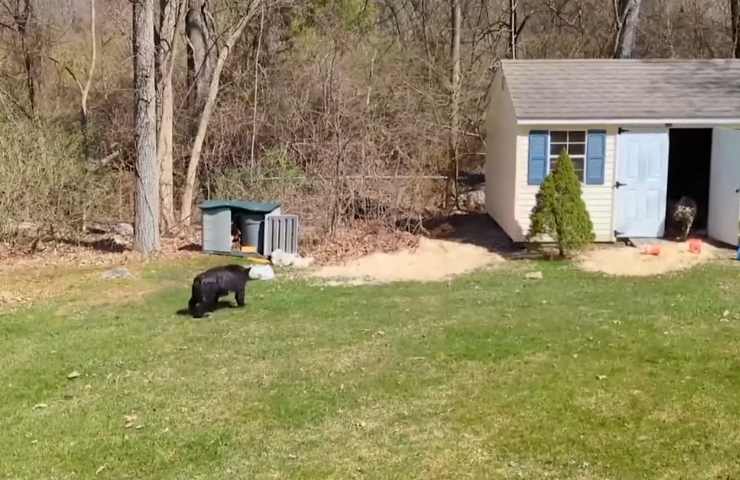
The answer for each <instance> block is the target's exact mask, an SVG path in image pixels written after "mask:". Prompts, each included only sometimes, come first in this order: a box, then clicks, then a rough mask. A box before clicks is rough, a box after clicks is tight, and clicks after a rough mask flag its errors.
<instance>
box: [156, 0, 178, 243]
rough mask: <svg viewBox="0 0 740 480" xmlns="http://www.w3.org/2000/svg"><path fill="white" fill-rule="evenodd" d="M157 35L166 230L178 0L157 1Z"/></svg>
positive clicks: (171, 213)
mask: <svg viewBox="0 0 740 480" xmlns="http://www.w3.org/2000/svg"><path fill="white" fill-rule="evenodd" d="M159 4H160V18H159V36H158V37H157V99H158V102H157V103H158V105H159V110H158V120H159V122H158V125H157V126H158V132H157V135H158V137H157V157H158V159H159V165H160V175H161V177H160V183H159V194H160V199H161V207H162V222H163V226H164V229H165V231H169V230H171V229H172V228H173V227H174V226H175V223H176V220H175V200H174V195H175V194H174V178H173V169H174V167H173V163H174V161H173V156H172V146H173V125H172V122H173V118H174V113H173V109H174V96H173V91H172V73H173V70H174V64H175V62H174V60H175V56H176V55H177V26H178V24H179V23H180V16H181V12H182V11H184V8H183V3H182V1H181V0H160V2H159Z"/></svg>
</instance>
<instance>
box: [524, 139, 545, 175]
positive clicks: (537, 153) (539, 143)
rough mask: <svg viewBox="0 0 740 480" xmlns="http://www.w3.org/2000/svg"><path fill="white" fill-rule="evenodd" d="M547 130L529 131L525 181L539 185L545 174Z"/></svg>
mask: <svg viewBox="0 0 740 480" xmlns="http://www.w3.org/2000/svg"><path fill="white" fill-rule="evenodd" d="M547 136H548V135H547V132H545V131H540V130H533V131H531V132H529V162H528V165H527V183H528V184H529V185H539V184H541V183H542V182H543V181H544V180H545V176H546V175H547Z"/></svg>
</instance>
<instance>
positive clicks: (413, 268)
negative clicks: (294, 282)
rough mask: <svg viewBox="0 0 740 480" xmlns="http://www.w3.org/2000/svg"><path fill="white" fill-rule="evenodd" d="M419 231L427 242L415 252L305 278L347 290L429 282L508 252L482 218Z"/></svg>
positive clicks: (372, 257) (381, 255)
mask: <svg viewBox="0 0 740 480" xmlns="http://www.w3.org/2000/svg"><path fill="white" fill-rule="evenodd" d="M424 227H425V229H426V230H427V234H428V236H423V237H419V240H418V244H417V245H416V246H414V247H410V248H404V249H401V250H398V251H390V252H388V251H378V252H374V253H370V254H368V255H365V256H363V257H360V258H355V259H350V260H345V261H343V262H341V263H337V264H333V265H326V266H323V267H321V268H318V269H316V270H314V271H313V272H311V273H310V274H309V275H310V276H311V277H314V278H321V279H324V280H327V281H333V282H342V283H349V284H358V283H365V282H376V283H385V282H401V281H419V282H433V281H440V280H445V279H448V278H450V277H453V276H455V275H460V274H463V273H468V272H471V271H474V270H478V269H481V268H484V267H489V266H491V265H494V264H497V263H501V262H503V261H504V260H505V257H506V255H507V254H508V253H510V252H511V251H513V247H512V246H511V245H510V242H509V241H508V239H506V238H505V236H504V235H503V233H502V232H501V230H500V229H499V228H498V227H497V226H496V225H495V224H494V223H493V221H491V220H490V219H489V218H488V217H487V216H486V215H453V216H449V217H441V218H439V219H434V220H430V221H429V222H427V223H426V224H425V226H424Z"/></svg>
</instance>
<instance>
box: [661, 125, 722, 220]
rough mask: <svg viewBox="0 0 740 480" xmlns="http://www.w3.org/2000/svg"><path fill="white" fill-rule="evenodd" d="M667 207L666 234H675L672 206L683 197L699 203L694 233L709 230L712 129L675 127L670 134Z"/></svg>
mask: <svg viewBox="0 0 740 480" xmlns="http://www.w3.org/2000/svg"><path fill="white" fill-rule="evenodd" d="M669 139H670V140H669V141H670V148H669V151H668V199H667V200H668V201H667V202H666V204H667V206H668V212H667V215H668V216H667V218H666V220H667V221H666V227H667V228H666V233H668V232H671V234H672V233H673V232H674V228H671V227H675V225H674V222H673V221H672V219H671V207H672V206H673V204H674V203H675V202H677V201H678V200H679V199H680V198H681V197H682V196H684V195H685V196H688V197H691V198H693V199H694V201H696V205H697V213H696V219H695V220H694V224H693V226H692V228H691V230H692V231H701V230H706V228H707V216H708V212H709V172H710V170H709V169H710V166H711V163H712V129H711V128H672V129H671V130H670V131H669Z"/></svg>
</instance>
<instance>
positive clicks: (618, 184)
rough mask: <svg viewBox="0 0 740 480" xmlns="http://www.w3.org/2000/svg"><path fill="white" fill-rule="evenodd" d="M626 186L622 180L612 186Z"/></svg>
mask: <svg viewBox="0 0 740 480" xmlns="http://www.w3.org/2000/svg"><path fill="white" fill-rule="evenodd" d="M626 186H627V184H626V183H622V182H617V183H615V184H614V187H615V188H619V187H626ZM739 190H740V189H739Z"/></svg>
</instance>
